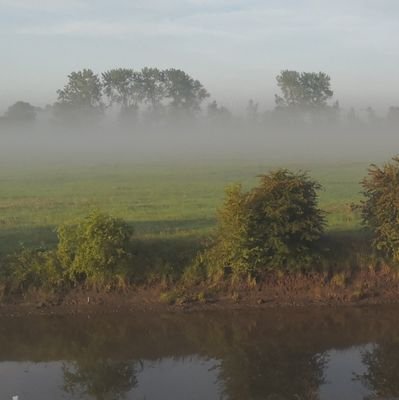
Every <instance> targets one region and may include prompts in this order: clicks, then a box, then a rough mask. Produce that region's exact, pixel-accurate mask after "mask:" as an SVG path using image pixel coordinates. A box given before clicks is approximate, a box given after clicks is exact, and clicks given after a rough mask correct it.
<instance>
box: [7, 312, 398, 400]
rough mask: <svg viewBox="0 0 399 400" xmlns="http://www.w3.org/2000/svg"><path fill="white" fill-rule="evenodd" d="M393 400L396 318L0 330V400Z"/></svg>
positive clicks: (10, 325) (149, 319)
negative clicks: (12, 399) (13, 397)
mask: <svg viewBox="0 0 399 400" xmlns="http://www.w3.org/2000/svg"><path fill="white" fill-rule="evenodd" d="M13 395H18V396H19V399H20V400H57V399H98V400H117V399H140V400H141V399H147V400H152V399H154V400H161V399H162V400H164V399H171V400H194V399H198V400H204V399H231V400H244V399H254V400H258V399H259V400H260V399H270V400H280V399H281V400H282V399H287V400H288V399H293V400H298V399H323V400H324V399H328V400H330V399H331V400H333V399H334V400H335V399H343V400H344V399H348V400H349V399H350V400H356V399H384V398H385V399H391V398H395V397H397V398H399V308H398V307H388V306H381V307H364V308H346V307H345V308H338V309H331V308H330V309H327V308H325V309H276V310H265V311H240V312H232V311H229V312H204V313H187V314H183V313H177V314H162V315H158V314H155V313H154V314H131V315H114V316H97V317H87V316H86V317H83V316H80V317H40V318H39V317H26V318H4V319H0V399H11V397H12V396H13Z"/></svg>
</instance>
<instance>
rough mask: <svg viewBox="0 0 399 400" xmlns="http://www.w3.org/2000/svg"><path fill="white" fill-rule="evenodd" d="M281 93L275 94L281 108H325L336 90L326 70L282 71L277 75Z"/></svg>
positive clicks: (277, 103)
mask: <svg viewBox="0 0 399 400" xmlns="http://www.w3.org/2000/svg"><path fill="white" fill-rule="evenodd" d="M276 79H277V85H278V87H279V88H280V90H281V94H280V95H278V94H276V95H275V101H276V105H277V107H279V108H297V109H302V110H312V109H320V108H325V107H326V106H327V105H328V103H327V102H328V100H329V99H331V97H332V96H333V94H334V92H333V91H332V90H331V78H330V77H329V76H328V75H327V74H325V73H324V72H319V73H315V72H301V73H300V72H297V71H289V70H285V71H281V73H280V75H278V76H277V78H276Z"/></svg>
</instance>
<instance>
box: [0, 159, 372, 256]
mask: <svg viewBox="0 0 399 400" xmlns="http://www.w3.org/2000/svg"><path fill="white" fill-rule="evenodd" d="M204 164H205V163H202V164H200V163H192V164H189V165H187V162H185V163H184V165H183V164H181V165H180V164H178V163H168V164H167V163H159V164H154V163H151V165H147V164H145V163H142V164H134V163H131V164H127V163H120V164H117V163H115V164H95V163H93V164H92V165H89V164H87V165H81V166H76V165H75V166H70V165H65V164H58V165H57V164H52V165H45V164H42V165H39V164H35V165H34V166H31V165H25V166H24V165H22V166H21V165H20V166H18V167H16V166H13V167H12V166H10V165H0V166H1V168H0V182H1V191H0V252H1V253H3V254H4V253H7V252H9V251H12V250H13V249H15V248H17V247H18V246H20V245H21V244H24V245H25V246H28V247H30V246H42V245H44V246H51V245H52V244H53V243H54V241H55V233H54V228H55V227H56V226H57V225H59V224H61V223H63V222H64V221H66V220H70V219H71V218H74V217H77V216H82V215H85V214H87V212H88V211H89V210H90V209H93V208H99V209H101V210H102V211H106V212H109V213H111V214H112V215H114V216H118V217H123V218H125V219H126V220H128V221H129V223H131V224H132V225H133V226H134V228H135V231H136V236H137V237H140V238H146V239H148V240H152V239H162V240H165V241H166V242H167V241H168V240H172V239H173V238H182V239H186V240H191V239H194V238H197V237H201V236H206V234H207V233H209V232H210V231H211V229H212V227H213V226H214V223H215V211H216V209H217V207H218V206H219V205H220V204H221V201H222V199H223V194H224V188H225V187H226V185H228V184H231V183H234V182H241V183H243V185H244V187H250V186H251V185H253V184H255V183H256V176H257V175H259V174H261V173H264V172H266V171H267V170H269V169H271V168H273V167H277V166H279V165H268V164H267V163H260V162H254V161H237V162H233V161H231V162H220V163H218V162H209V163H208V164H207V165H204ZM284 166H286V167H288V168H300V169H303V170H307V171H309V172H310V174H311V176H312V177H314V178H315V179H317V180H319V181H320V182H321V184H322V185H323V187H324V189H323V191H322V192H321V193H320V203H321V206H322V208H323V209H324V210H326V211H327V212H328V213H329V214H328V223H329V225H328V229H329V230H330V231H332V230H340V231H350V230H356V229H358V228H359V227H360V221H359V216H358V215H356V214H355V213H353V212H352V211H351V208H350V204H351V203H353V202H358V201H359V200H360V199H361V194H360V193H359V192H360V186H359V181H360V180H361V179H362V177H363V176H364V175H365V174H366V170H367V163H360V162H359V163H342V164H335V165H333V164H331V165H329V164H325V165H322V164H313V165H309V164H287V165H284Z"/></svg>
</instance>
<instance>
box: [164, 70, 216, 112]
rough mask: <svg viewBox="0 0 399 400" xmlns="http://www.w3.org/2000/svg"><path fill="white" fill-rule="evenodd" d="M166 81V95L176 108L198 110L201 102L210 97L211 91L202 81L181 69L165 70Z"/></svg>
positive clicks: (188, 110) (171, 104)
mask: <svg viewBox="0 0 399 400" xmlns="http://www.w3.org/2000/svg"><path fill="white" fill-rule="evenodd" d="M164 74H165V82H166V97H167V98H169V99H170V106H171V107H172V108H173V109H175V110H183V111H187V112H196V111H198V110H199V109H200V106H201V103H202V102H203V101H204V100H205V99H206V98H207V97H209V93H208V92H207V90H206V89H205V88H204V87H203V86H202V84H201V82H200V81H198V80H195V79H193V78H192V77H191V76H189V75H188V74H186V73H185V72H184V71H182V70H179V69H168V70H166V71H164Z"/></svg>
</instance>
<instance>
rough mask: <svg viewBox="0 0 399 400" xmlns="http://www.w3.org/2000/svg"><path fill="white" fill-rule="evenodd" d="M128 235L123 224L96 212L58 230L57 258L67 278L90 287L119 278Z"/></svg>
mask: <svg viewBox="0 0 399 400" xmlns="http://www.w3.org/2000/svg"><path fill="white" fill-rule="evenodd" d="M131 233H132V232H131V229H130V228H129V226H128V225H127V224H126V223H125V222H124V221H122V220H120V219H116V218H113V217H111V216H109V215H107V214H102V213H100V212H98V211H94V212H91V213H90V214H89V215H88V216H87V217H85V218H83V219H82V220H79V221H77V222H76V223H68V224H64V225H62V226H61V227H59V228H58V239H59V243H58V247H57V255H58V258H59V261H60V263H61V265H62V267H63V269H64V270H65V273H66V276H67V278H68V279H69V280H70V281H72V282H74V283H82V282H87V283H92V284H101V283H105V282H110V281H111V280H114V279H120V278H122V279H123V278H124V276H125V275H126V268H127V264H128V260H129V258H130V253H129V239H130V236H131Z"/></svg>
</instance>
